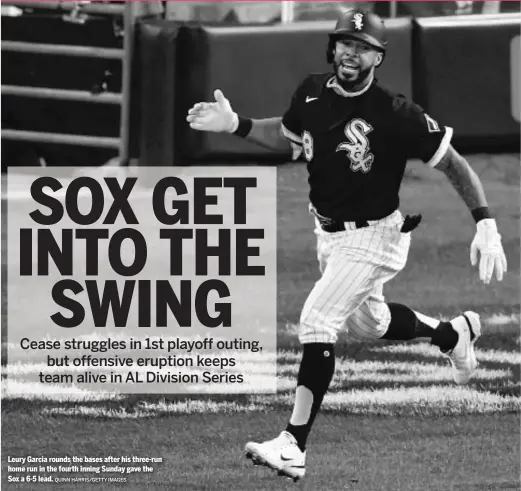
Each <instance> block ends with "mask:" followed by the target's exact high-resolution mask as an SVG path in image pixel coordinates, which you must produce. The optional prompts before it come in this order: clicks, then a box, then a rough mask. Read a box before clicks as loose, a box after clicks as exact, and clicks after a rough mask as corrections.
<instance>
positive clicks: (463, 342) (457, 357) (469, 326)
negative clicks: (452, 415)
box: [445, 311, 481, 385]
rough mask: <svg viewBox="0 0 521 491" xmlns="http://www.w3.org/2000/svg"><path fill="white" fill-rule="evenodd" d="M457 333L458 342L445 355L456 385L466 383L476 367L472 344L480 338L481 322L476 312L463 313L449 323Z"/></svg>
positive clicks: (476, 362)
mask: <svg viewBox="0 0 521 491" xmlns="http://www.w3.org/2000/svg"><path fill="white" fill-rule="evenodd" d="M450 323H451V324H452V327H453V329H454V330H455V331H456V332H457V333H458V342H457V343H456V346H454V348H453V349H452V350H451V351H449V352H447V353H445V354H446V356H447V357H448V358H449V360H450V363H451V365H452V376H453V377H454V381H455V382H456V383H457V384H458V385H464V384H466V383H468V381H469V380H470V379H471V377H472V375H473V374H474V372H475V371H476V368H477V367H478V361H477V360H476V353H475V352H474V343H475V342H476V341H477V340H478V338H479V337H480V336H481V321H480V319H479V315H478V314H476V312H471V311H468V312H465V313H464V314H462V315H460V316H458V317H456V318H455V319H452V320H451V321H450Z"/></svg>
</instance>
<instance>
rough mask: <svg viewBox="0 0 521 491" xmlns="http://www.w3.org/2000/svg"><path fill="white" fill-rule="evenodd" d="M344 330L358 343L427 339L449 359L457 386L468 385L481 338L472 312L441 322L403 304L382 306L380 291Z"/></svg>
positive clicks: (351, 319)
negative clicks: (365, 340) (359, 341)
mask: <svg viewBox="0 0 521 491" xmlns="http://www.w3.org/2000/svg"><path fill="white" fill-rule="evenodd" d="M346 327H347V329H348V330H349V332H350V333H351V334H352V335H353V336H355V337H357V338H359V339H389V340H402V341H408V340H412V339H419V338H427V339H430V341H431V343H432V344H433V345H435V346H438V347H439V348H440V350H441V352H442V353H444V354H446V355H447V356H448V358H449V360H450V361H451V364H452V372H453V378H454V380H455V382H456V383H458V384H465V383H467V382H468V381H469V380H470V377H471V376H472V374H473V373H474V371H475V370H476V368H477V361H476V357H475V354H474V343H475V342H476V341H477V339H478V338H479V336H480V335H481V325H480V320H479V316H478V314H476V313H475V312H465V313H464V314H462V315H459V316H457V317H455V318H454V319H452V320H451V321H450V322H445V321H441V320H438V319H435V318H433V317H429V316H427V315H424V314H422V313H420V312H415V311H413V310H412V309H410V308H409V307H407V306H405V305H402V304H398V303H385V302H384V299H383V295H382V288H381V287H380V288H378V289H376V290H375V291H374V292H373V293H372V294H371V295H369V297H368V298H367V300H366V301H365V302H364V304H363V305H362V306H361V307H360V308H359V309H358V310H357V311H356V312H354V313H353V315H352V316H351V317H350V318H349V319H348V320H347V323H346Z"/></svg>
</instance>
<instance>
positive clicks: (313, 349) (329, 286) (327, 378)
mask: <svg viewBox="0 0 521 491" xmlns="http://www.w3.org/2000/svg"><path fill="white" fill-rule="evenodd" d="M323 264H325V263H323ZM375 269H376V268H375V267H374V265H372V264H371V263H361V262H360V261H353V258H350V257H349V256H346V255H344V254H343V253H341V252H339V251H337V252H336V253H335V252H333V253H332V254H331V255H330V256H329V257H328V259H327V266H326V268H325V270H324V272H323V276H322V277H321V278H320V280H319V281H318V282H317V283H316V284H315V286H314V288H313V290H312V291H311V293H310V295H309V296H308V298H307V300H306V302H305V305H304V308H303V310H302V314H301V319H300V334H299V339H300V341H301V343H302V344H303V354H302V359H301V362H300V368H299V373H298V376H297V388H296V393H295V402H294V408H293V413H292V415H291V418H290V421H289V423H288V425H287V427H286V430H285V431H283V432H282V433H281V434H280V435H279V436H278V437H277V438H275V439H273V440H269V441H265V442H262V443H257V442H248V443H247V444H246V448H245V451H246V455H247V457H249V458H251V459H252V460H253V461H254V462H255V463H258V464H263V465H266V466H268V467H272V468H274V469H277V470H278V471H279V473H280V474H283V475H286V476H288V477H292V478H293V479H298V478H300V477H303V476H304V474H305V456H306V454H305V450H306V441H307V438H308V435H309V433H310V430H311V427H312V425H313V422H314V420H315V417H316V415H317V414H318V411H319V409H320V406H321V404H322V401H323V399H324V395H325V394H326V392H327V390H328V388H329V385H330V383H331V379H332V378H333V374H334V371H335V351H334V344H335V342H336V340H337V336H338V331H340V330H341V329H342V328H343V327H344V326H345V321H346V318H347V317H348V316H349V315H350V314H351V313H352V312H353V311H354V310H355V309H356V308H358V306H359V305H360V304H362V303H363V302H364V300H365V297H366V296H367V295H368V294H369V293H370V292H371V289H372V279H373V277H374V274H375Z"/></svg>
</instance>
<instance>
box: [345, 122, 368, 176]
mask: <svg viewBox="0 0 521 491" xmlns="http://www.w3.org/2000/svg"><path fill="white" fill-rule="evenodd" d="M371 131H373V127H372V126H371V125H370V124H369V123H366V122H365V121H364V120H363V119H353V120H352V121H349V123H347V124H346V127H345V130H344V133H345V135H346V137H347V139H348V140H349V142H345V143H341V144H340V145H338V147H337V149H336V151H337V152H340V151H343V152H347V156H348V157H349V160H350V161H351V170H352V171H354V172H357V171H362V172H363V173H364V174H365V173H367V172H369V171H370V170H371V165H372V163H373V160H374V155H373V154H372V153H370V152H369V140H368V139H367V135H368V134H369V133H370V132H371Z"/></svg>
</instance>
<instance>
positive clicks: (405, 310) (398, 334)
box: [382, 303, 458, 351]
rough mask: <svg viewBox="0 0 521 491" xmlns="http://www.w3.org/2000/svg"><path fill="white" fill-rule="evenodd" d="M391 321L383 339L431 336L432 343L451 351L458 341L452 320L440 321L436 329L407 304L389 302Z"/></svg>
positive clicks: (400, 339)
mask: <svg viewBox="0 0 521 491" xmlns="http://www.w3.org/2000/svg"><path fill="white" fill-rule="evenodd" d="M388 305H389V310H390V311H391V322H390V324H389V327H388V329H387V331H386V333H385V334H384V335H383V336H382V339H392V340H395V341H408V340H410V339H416V338H431V343H432V344H434V345H436V346H439V348H440V349H441V350H442V351H449V350H451V349H452V348H454V346H456V343H457V342H458V333H457V332H456V331H454V329H453V327H452V324H451V323H450V322H440V324H439V326H438V327H437V328H436V329H434V328H432V327H431V326H429V325H428V324H425V323H424V322H422V321H421V320H420V319H418V317H416V314H415V313H414V312H413V311H412V310H411V309H410V308H409V307H406V306H405V305H401V304H399V303H389V304H388Z"/></svg>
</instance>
